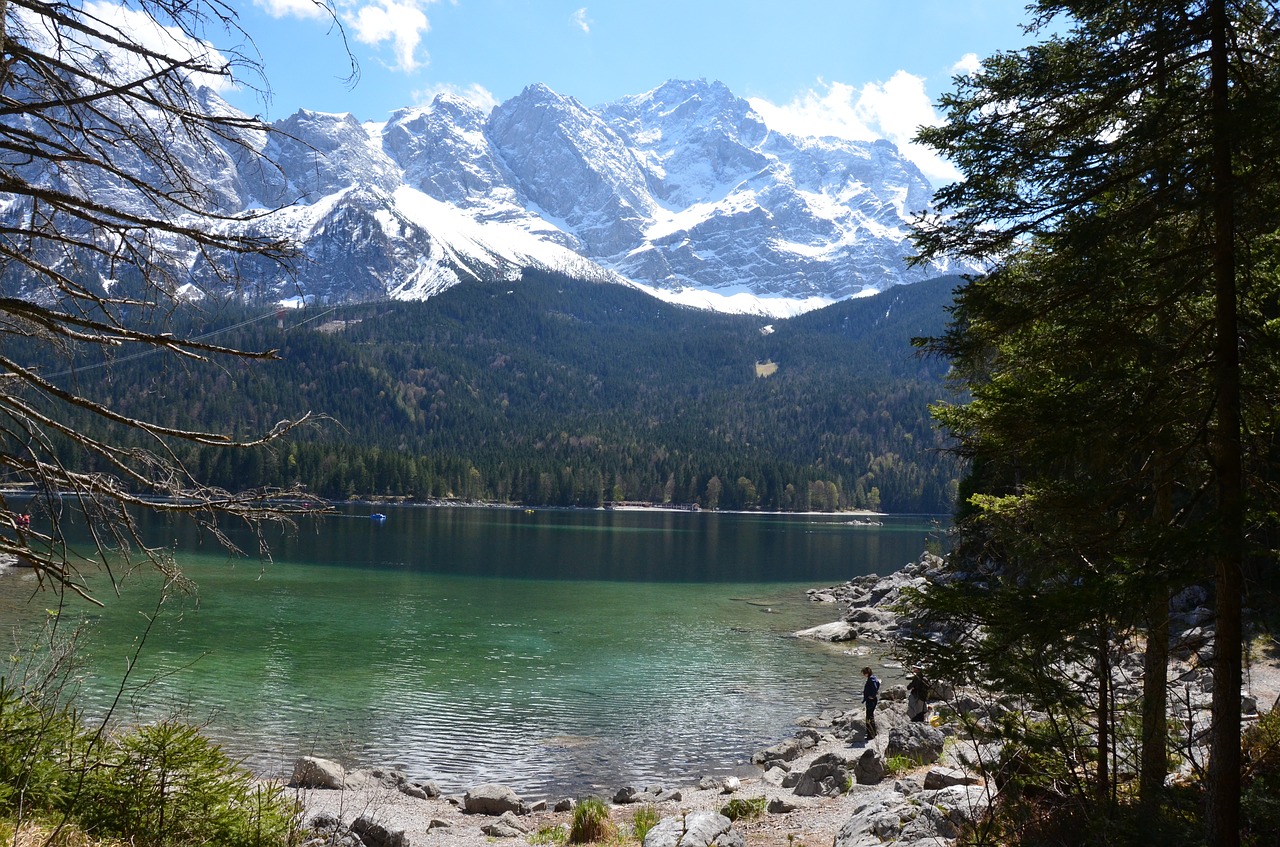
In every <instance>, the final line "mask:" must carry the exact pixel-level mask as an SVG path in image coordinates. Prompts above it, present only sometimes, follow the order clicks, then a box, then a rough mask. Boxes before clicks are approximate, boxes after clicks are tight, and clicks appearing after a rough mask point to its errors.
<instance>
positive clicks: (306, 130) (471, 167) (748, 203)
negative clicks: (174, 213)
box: [104, 80, 955, 316]
mask: <svg viewBox="0 0 1280 847" xmlns="http://www.w3.org/2000/svg"><path fill="white" fill-rule="evenodd" d="M201 97H202V98H203V102H205V103H206V104H207V108H209V109H211V110H214V109H219V110H221V109H229V108H230V107H228V106H226V104H225V103H224V102H223V101H222V100H221V99H220V98H218V97H217V95H216V94H213V93H212V92H207V91H204V92H201ZM274 128H275V130H276V132H274V133H272V134H270V136H269V137H268V138H267V139H265V141H263V142H262V143H255V144H254V145H253V147H254V149H257V150H260V151H261V153H260V155H257V156H253V155H245V154H244V152H243V151H238V152H237V151H230V152H228V153H227V154H226V155H222V154H221V151H216V152H217V153H218V154H217V155H213V156H212V157H210V156H209V155H205V156H204V157H198V156H197V155H196V153H195V152H194V150H192V151H188V150H186V149H181V150H180V152H181V154H182V155H184V156H189V157H190V164H191V165H192V166H193V168H194V169H195V170H196V171H197V173H198V174H199V176H200V178H201V180H202V182H203V183H204V184H205V185H206V186H207V187H208V189H209V194H208V196H209V200H210V202H211V204H212V205H213V206H215V207H216V208H217V209H219V210H220V211H221V212H223V213H226V214H229V215H232V216H236V215H247V214H250V213H253V214H255V217H254V218H253V219H252V220H248V221H246V222H244V223H242V224H239V225H238V226H240V227H242V228H243V229H245V230H247V231H249V232H253V233H258V234H270V235H273V236H276V237H280V236H283V237H287V238H291V239H293V240H295V241H296V242H297V243H298V244H299V245H300V248H301V252H302V254H303V256H304V261H302V262H301V263H300V264H299V265H298V267H297V269H296V273H295V274H294V275H293V276H292V277H286V276H285V275H283V274H282V273H281V272H280V271H279V270H278V269H276V268H274V267H269V266H267V265H266V263H262V264H260V265H253V264H250V265H248V266H247V268H248V273H249V274H250V275H251V276H253V277H254V278H252V279H250V280H249V281H248V282H249V286H248V290H250V291H253V292H255V293H258V294H261V295H263V296H274V297H279V298H286V297H290V296H310V297H315V298H323V299H330V300H334V299H338V300H341V299H352V298H354V299H376V298H403V299H415V298H423V297H429V296H431V295H432V294H435V293H437V292H439V291H441V290H443V289H445V288H447V287H449V286H450V285H454V284H456V283H458V282H460V281H463V280H466V279H491V278H514V277H516V276H518V274H519V271H520V270H521V269H522V268H524V267H529V266H535V267H540V268H547V269H555V270H561V271H565V272H568V273H573V274H575V275H578V276H585V277H588V278H592V279H598V280H601V281H611V282H619V283H626V284H631V285H635V286H637V287H639V288H642V289H644V290H646V291H649V292H650V293H652V294H654V296H657V297H661V298H662V299H664V300H669V301H672V302H679V303H686V304H689V305H695V306H698V307H700V308H712V309H717V310H723V311H747V312H756V313H762V314H769V315H775V316H786V315H790V314H796V313H799V312H802V311H807V310H809V309H812V308H818V307H820V306H823V305H827V304H829V303H831V302H834V301H836V300H839V299H843V298H846V297H851V296H858V295H861V294H865V293H871V292H874V291H878V290H882V289H884V288H888V287H889V286H892V285H897V284H901V283H909V282H914V281H916V280H920V279H924V278H927V277H931V276H936V275H939V274H941V273H944V272H950V271H954V270H955V269H953V268H947V267H944V266H934V267H930V268H915V269H908V268H907V267H906V264H905V261H904V257H905V256H907V255H909V254H910V253H911V245H910V243H909V242H908V239H907V222H908V221H909V219H910V218H911V217H912V215H913V214H915V213H917V212H919V211H921V210H924V209H927V208H929V202H930V197H931V194H932V190H931V188H930V186H929V183H928V182H927V180H926V179H925V177H924V176H923V175H922V174H921V173H920V171H919V170H918V169H917V168H916V167H915V166H914V165H912V164H911V163H910V162H909V161H907V160H906V159H905V158H903V157H902V156H901V155H900V154H899V153H898V151H897V149H896V148H895V147H894V146H893V145H892V144H891V143H889V142H887V141H876V142H856V141H848V140H843V139H835V138H799V137H795V136H791V135H787V134H783V133H779V132H775V131H773V130H771V129H770V128H769V127H768V126H767V125H766V123H765V121H764V119H763V118H762V117H761V116H760V114H758V113H757V112H756V111H755V110H754V109H753V108H752V106H751V105H750V103H748V102H747V101H746V100H744V99H742V98H740V97H737V96H735V95H734V94H733V93H732V92H731V91H730V90H729V89H728V88H726V87H725V86H724V85H723V84H721V83H719V82H706V81H701V80H699V81H670V82H667V83H665V84H663V85H661V86H659V87H658V88H656V89H654V90H652V91H649V92H646V93H644V94H639V95H635V96H631V97H625V98H623V99H621V100H618V101H615V102H613V103H606V104H604V105H602V106H598V107H595V108H587V107H586V106H584V105H583V104H581V103H579V102H578V101H577V100H575V99H573V98H571V97H566V96H563V95H561V94H558V93H556V92H554V91H552V90H551V89H549V88H547V87H546V86H545V85H531V86H529V87H528V88H526V89H525V90H524V91H523V92H521V93H520V94H519V95H517V96H516V97H513V98H511V99H510V100H508V101H506V102H505V103H502V104H500V105H499V106H497V107H495V108H494V109H493V110H492V111H491V112H490V113H488V114H486V113H485V112H484V111H483V110H481V109H480V108H478V107H477V106H476V105H474V104H473V103H471V102H469V101H467V100H465V99H463V98H460V97H457V96H453V95H443V94H442V95H440V96H438V97H437V98H436V99H435V100H434V101H432V103H431V104H430V105H428V106H422V107H414V108H408V109H403V110H400V111H397V112H396V113H394V114H393V115H391V117H390V119H389V120H387V121H386V122H385V123H377V124H361V123H360V122H358V121H357V120H356V119H355V118H354V117H352V116H351V115H331V114H324V113H320V112H312V111H307V110H300V111H299V112H297V113H296V114H294V115H292V116H290V117H289V118H286V119H285V120H282V121H280V122H278V123H277V124H275V125H274ZM233 153H235V155H233ZM104 188H109V189H110V190H111V191H112V192H113V194H112V196H113V197H115V198H116V202H120V203H123V204H125V205H127V203H128V202H129V200H128V198H127V197H125V196H123V195H122V194H121V192H122V191H123V190H124V189H122V188H121V187H120V186H115V185H113V186H104ZM200 268H201V266H200V261H199V259H198V257H194V256H193V257H192V259H191V262H190V272H191V274H192V276H193V278H196V279H201V272H200ZM202 281H203V283H204V284H213V281H212V280H211V279H208V278H206V279H203V280H202Z"/></svg>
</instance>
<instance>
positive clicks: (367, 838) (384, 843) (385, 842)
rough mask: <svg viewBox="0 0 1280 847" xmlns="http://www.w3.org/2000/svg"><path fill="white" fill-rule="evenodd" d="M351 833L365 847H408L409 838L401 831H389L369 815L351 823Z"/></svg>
mask: <svg viewBox="0 0 1280 847" xmlns="http://www.w3.org/2000/svg"><path fill="white" fill-rule="evenodd" d="M351 831H352V832H353V833H355V834H356V835H357V836H359V837H360V840H361V841H363V842H364V844H365V847H409V837H408V836H407V835H405V832H404V830H403V829H389V828H388V827H386V826H383V825H382V824H380V823H378V822H377V821H376V820H374V819H373V818H372V817H370V816H369V815H361V816H360V817H358V818H356V819H355V820H354V821H352V822H351Z"/></svg>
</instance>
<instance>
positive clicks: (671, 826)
mask: <svg viewBox="0 0 1280 847" xmlns="http://www.w3.org/2000/svg"><path fill="white" fill-rule="evenodd" d="M745 845H746V841H745V840H744V839H743V837H742V833H740V832H738V831H737V830H735V829H734V828H733V822H732V821H730V820H729V819H728V818H726V817H725V816H724V815H721V814H717V813H716V812H691V813H690V814H687V815H681V816H680V817H670V818H663V819H662V820H661V821H659V822H658V825H657V826H655V827H654V828H653V829H651V830H649V833H648V834H647V835H646V836H645V837H644V847H745Z"/></svg>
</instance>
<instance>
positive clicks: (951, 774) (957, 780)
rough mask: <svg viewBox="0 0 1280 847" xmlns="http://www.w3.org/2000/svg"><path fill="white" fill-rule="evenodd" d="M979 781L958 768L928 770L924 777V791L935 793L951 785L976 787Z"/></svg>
mask: <svg viewBox="0 0 1280 847" xmlns="http://www.w3.org/2000/svg"><path fill="white" fill-rule="evenodd" d="M979 781H980V780H979V779H978V778H977V777H975V776H970V775H969V774H967V773H965V772H964V771H962V770H960V769H959V768H942V767H936V768H930V769H929V772H928V773H927V774H925V775H924V790H925V791H937V790H938V789H939V788H950V787H951V786H953V785H977V784H978V782H979Z"/></svg>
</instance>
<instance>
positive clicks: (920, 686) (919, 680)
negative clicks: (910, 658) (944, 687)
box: [907, 667, 929, 723]
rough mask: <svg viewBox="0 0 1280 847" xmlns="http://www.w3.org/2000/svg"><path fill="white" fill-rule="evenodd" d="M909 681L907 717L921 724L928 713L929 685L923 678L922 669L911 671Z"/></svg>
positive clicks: (917, 668)
mask: <svg viewBox="0 0 1280 847" xmlns="http://www.w3.org/2000/svg"><path fill="white" fill-rule="evenodd" d="M911 672H912V676H911V681H910V682H908V683H907V717H909V718H911V720H913V721H915V722H916V723H922V722H923V721H924V719H925V715H927V714H928V712H929V683H928V682H926V681H925V678H924V668H921V667H914V668H912V669H911Z"/></svg>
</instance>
